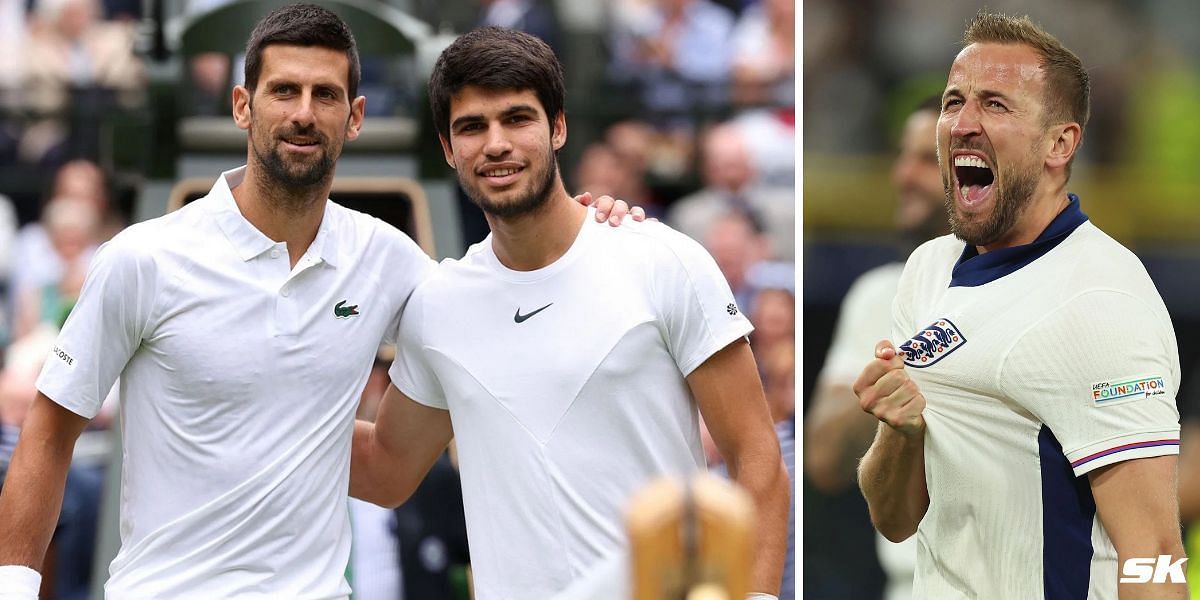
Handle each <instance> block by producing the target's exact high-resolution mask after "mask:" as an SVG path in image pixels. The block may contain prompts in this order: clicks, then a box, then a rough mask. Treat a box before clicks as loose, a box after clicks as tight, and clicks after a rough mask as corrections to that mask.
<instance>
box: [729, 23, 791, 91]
mask: <svg viewBox="0 0 1200 600" xmlns="http://www.w3.org/2000/svg"><path fill="white" fill-rule="evenodd" d="M795 85H796V2H795V0H760V1H759V2H758V3H757V4H755V5H753V6H751V7H749V8H747V9H746V11H745V12H744V13H742V16H741V18H740V19H738V22H737V26H736V27H735V28H734V30H733V101H734V102H735V103H737V104H743V105H764V104H768V105H778V106H789V107H790V106H795V104H796V88H795Z"/></svg>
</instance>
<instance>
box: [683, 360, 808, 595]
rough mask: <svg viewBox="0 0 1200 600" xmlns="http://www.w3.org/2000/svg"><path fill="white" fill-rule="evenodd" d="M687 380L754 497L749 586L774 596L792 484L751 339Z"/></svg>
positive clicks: (736, 476) (737, 476)
mask: <svg viewBox="0 0 1200 600" xmlns="http://www.w3.org/2000/svg"><path fill="white" fill-rule="evenodd" d="M687 382H688V386H689V387H690V388H691V391H692V396H693V397H694V398H695V399H696V404H697V405H698V406H699V407H700V414H701V415H703V416H704V422H705V423H707V424H708V430H709V432H710V433H711V434H712V437H713V441H714V442H716V444H717V448H718V449H720V451H721V456H722V457H724V459H725V463H726V464H727V465H728V466H729V475H730V476H731V477H732V478H733V480H734V481H736V482H737V483H738V484H739V485H741V486H742V487H743V488H744V489H745V490H746V491H748V492H749V493H750V496H751V497H752V498H753V499H754V504H755V508H756V510H757V513H758V535H757V539H758V548H757V552H756V555H755V557H754V568H753V571H752V573H751V577H750V589H751V590H752V591H754V592H762V593H768V594H773V595H778V594H779V584H780V581H781V580H782V577H783V562H784V558H785V556H786V554H787V529H788V527H787V524H788V510H789V508H790V506H791V493H790V487H791V485H790V483H789V481H790V480H789V479H788V474H787V469H786V468H785V467H784V465H783V459H782V457H781V455H780V451H779V439H778V438H777V437H776V435H775V428H774V426H773V425H772V423H771V414H770V410H768V408H767V401H766V398H765V396H764V395H763V388H762V382H761V381H759V378H758V369H757V368H756V367H755V364H754V355H753V354H752V353H751V352H750V344H748V343H747V342H746V341H745V339H739V340H738V341H736V342H733V343H732V344H730V345H728V346H726V347H725V348H723V349H721V350H719V351H718V352H717V353H716V354H714V355H712V356H711V357H709V358H708V360H706V361H705V362H704V363H702V364H701V365H700V366H699V367H696V369H695V370H693V371H692V372H691V373H690V374H689V375H688V376H687Z"/></svg>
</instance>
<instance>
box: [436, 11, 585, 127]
mask: <svg viewBox="0 0 1200 600" xmlns="http://www.w3.org/2000/svg"><path fill="white" fill-rule="evenodd" d="M472 85H473V86H479V87H482V88H485V89H490V90H533V91H534V93H535V94H537V97H538V100H539V101H540V102H541V103H542V108H543V109H544V110H545V111H546V116H547V117H549V118H550V130H551V131H554V118H555V117H557V116H558V114H559V113H561V112H563V105H564V104H565V102H566V86H565V84H564V83H563V70H562V64H560V63H559V62H558V57H557V56H555V55H554V51H553V50H551V49H550V46H548V45H547V44H546V42H543V41H542V40H540V39H538V38H536V37H534V36H532V35H529V34H527V33H522V32H520V31H514V30H512V29H505V28H503V27H490V26H489V27H479V28H477V29H474V30H472V31H469V32H467V33H466V34H463V35H462V36H461V37H459V38H458V39H457V40H454V43H453V44H450V47H448V48H446V49H445V50H444V51H442V55H441V56H439V57H438V60H437V64H436V65H434V67H433V74H432V75H430V77H429V106H430V108H431V109H432V110H433V122H434V125H435V126H437V130H438V133H439V134H441V135H442V137H444V138H446V139H447V140H449V139H450V98H451V97H452V96H454V94H457V93H458V92H459V91H460V90H462V89H463V88H465V87H467V86H472Z"/></svg>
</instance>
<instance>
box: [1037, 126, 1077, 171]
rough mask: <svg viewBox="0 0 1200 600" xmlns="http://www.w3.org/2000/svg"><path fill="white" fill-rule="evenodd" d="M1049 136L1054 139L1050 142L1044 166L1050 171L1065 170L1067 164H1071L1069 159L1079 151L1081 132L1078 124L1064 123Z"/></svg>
mask: <svg viewBox="0 0 1200 600" xmlns="http://www.w3.org/2000/svg"><path fill="white" fill-rule="evenodd" d="M1050 134H1051V135H1052V136H1054V137H1053V138H1052V139H1051V140H1050V151H1049V152H1048V153H1047V154H1046V166H1047V167H1049V168H1052V169H1063V168H1066V166H1067V163H1069V162H1071V157H1073V156H1075V151H1076V150H1078V149H1079V142H1080V141H1081V140H1082V138H1083V130H1082V129H1080V127H1079V124H1078V123H1066V124H1063V125H1057V126H1056V127H1055V128H1054V129H1052V130H1051V132H1050Z"/></svg>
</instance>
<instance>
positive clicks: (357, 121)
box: [346, 96, 367, 140]
mask: <svg viewBox="0 0 1200 600" xmlns="http://www.w3.org/2000/svg"><path fill="white" fill-rule="evenodd" d="M366 110H367V97H366V96H359V97H357V98H355V99H354V100H353V101H352V102H350V121H349V122H348V123H347V124H346V139H347V140H354V139H358V134H359V132H360V131H362V124H363V115H364V114H366Z"/></svg>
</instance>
